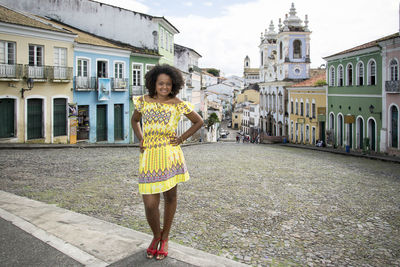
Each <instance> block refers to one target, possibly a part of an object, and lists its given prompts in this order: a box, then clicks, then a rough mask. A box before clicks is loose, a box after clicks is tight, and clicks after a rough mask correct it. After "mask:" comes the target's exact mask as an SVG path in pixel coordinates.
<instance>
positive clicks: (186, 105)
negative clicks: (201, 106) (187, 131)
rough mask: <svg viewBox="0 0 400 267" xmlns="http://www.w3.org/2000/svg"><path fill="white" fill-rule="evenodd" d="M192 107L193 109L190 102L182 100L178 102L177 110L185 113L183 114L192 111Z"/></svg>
mask: <svg viewBox="0 0 400 267" xmlns="http://www.w3.org/2000/svg"><path fill="white" fill-rule="evenodd" d="M193 109H194V106H193V104H192V103H190V102H186V101H183V102H181V103H179V104H178V110H179V112H180V113H182V114H185V115H186V114H189V113H190V112H192V111H193Z"/></svg>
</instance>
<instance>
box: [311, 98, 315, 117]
mask: <svg viewBox="0 0 400 267" xmlns="http://www.w3.org/2000/svg"><path fill="white" fill-rule="evenodd" d="M311 116H312V118H313V119H314V118H315V103H314V100H313V103H312V104H311Z"/></svg>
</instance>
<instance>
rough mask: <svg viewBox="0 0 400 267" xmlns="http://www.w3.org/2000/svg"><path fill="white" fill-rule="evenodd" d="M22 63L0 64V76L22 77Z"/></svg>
mask: <svg viewBox="0 0 400 267" xmlns="http://www.w3.org/2000/svg"><path fill="white" fill-rule="evenodd" d="M22 70H23V65H22V64H0V78H7V79H22V76H23V75H22V74H23V71H22Z"/></svg>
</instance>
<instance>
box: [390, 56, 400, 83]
mask: <svg viewBox="0 0 400 267" xmlns="http://www.w3.org/2000/svg"><path fill="white" fill-rule="evenodd" d="M390 80H391V81H398V80H399V64H398V63H397V60H395V59H392V60H391V61H390Z"/></svg>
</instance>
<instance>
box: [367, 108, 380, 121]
mask: <svg viewBox="0 0 400 267" xmlns="http://www.w3.org/2000/svg"><path fill="white" fill-rule="evenodd" d="M374 109H375V107H374V106H373V105H371V106H369V112H371V114H379V119H382V112H374Z"/></svg>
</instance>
